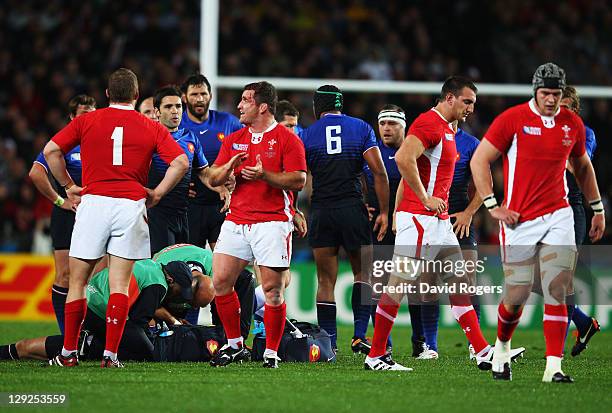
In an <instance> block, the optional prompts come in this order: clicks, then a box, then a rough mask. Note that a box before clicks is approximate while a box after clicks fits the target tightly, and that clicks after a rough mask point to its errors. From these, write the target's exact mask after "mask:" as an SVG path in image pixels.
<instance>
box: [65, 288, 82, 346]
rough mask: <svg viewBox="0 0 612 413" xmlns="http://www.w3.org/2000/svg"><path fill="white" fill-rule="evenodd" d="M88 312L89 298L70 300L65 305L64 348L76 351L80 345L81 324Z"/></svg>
mask: <svg viewBox="0 0 612 413" xmlns="http://www.w3.org/2000/svg"><path fill="white" fill-rule="evenodd" d="M86 313H87V299H85V298H82V299H80V300H74V301H70V302H69V303H66V307H64V348H65V349H66V350H68V351H76V350H77V347H78V346H79V334H81V325H82V324H83V320H85V314H86Z"/></svg>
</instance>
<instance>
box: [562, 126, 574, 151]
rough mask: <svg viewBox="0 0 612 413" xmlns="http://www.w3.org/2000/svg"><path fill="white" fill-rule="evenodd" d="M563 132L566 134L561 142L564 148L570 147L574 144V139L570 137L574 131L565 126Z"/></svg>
mask: <svg viewBox="0 0 612 413" xmlns="http://www.w3.org/2000/svg"><path fill="white" fill-rule="evenodd" d="M561 130H562V131H563V133H564V135H563V139H562V140H561V142H562V143H563V146H570V145H571V144H572V138H571V137H570V136H569V132H570V131H571V130H572V128H570V127H569V126H567V125H563V127H562V128H561Z"/></svg>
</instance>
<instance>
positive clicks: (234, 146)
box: [232, 143, 249, 152]
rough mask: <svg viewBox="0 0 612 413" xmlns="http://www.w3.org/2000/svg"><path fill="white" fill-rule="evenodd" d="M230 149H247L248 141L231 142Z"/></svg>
mask: <svg viewBox="0 0 612 413" xmlns="http://www.w3.org/2000/svg"><path fill="white" fill-rule="evenodd" d="M232 149H233V150H235V151H242V152H244V151H248V150H249V144H248V143H232Z"/></svg>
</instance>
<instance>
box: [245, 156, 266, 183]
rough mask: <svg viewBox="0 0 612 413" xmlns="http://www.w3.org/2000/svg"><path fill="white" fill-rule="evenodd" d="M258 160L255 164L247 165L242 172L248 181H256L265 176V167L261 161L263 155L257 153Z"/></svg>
mask: <svg viewBox="0 0 612 413" xmlns="http://www.w3.org/2000/svg"><path fill="white" fill-rule="evenodd" d="M256 160H257V162H256V163H255V165H254V166H245V167H244V169H243V170H242V172H240V174H241V175H242V177H243V178H244V179H246V180H247V181H255V180H257V179H262V178H263V176H264V169H263V165H262V163H261V155H257V158H256Z"/></svg>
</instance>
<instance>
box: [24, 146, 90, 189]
mask: <svg viewBox="0 0 612 413" xmlns="http://www.w3.org/2000/svg"><path fill="white" fill-rule="evenodd" d="M64 160H65V161H66V169H67V170H68V173H69V174H70V177H71V178H72V180H73V181H74V183H75V184H76V185H78V186H81V184H82V182H81V175H82V166H81V146H80V145H78V146H75V147H74V148H73V149H72V150H71V151H70V152H68V153H67V154H65V155H64ZM34 162H35V163H39V164H41V165H42V166H43V168H45V169H46V170H47V173H49V172H50V171H49V165H48V164H47V160H46V159H45V156H44V155H43V153H42V151H41V152H40V153H39V154H38V156H37V157H36V159H35V160H34ZM50 176H53V175H50ZM54 180H55V179H54ZM55 182H57V181H55ZM57 193H58V194H59V195H60V196H62V197H64V198H65V197H66V191H65V190H64V188H62V187H61V186H60V185H59V183H58V185H57Z"/></svg>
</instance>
